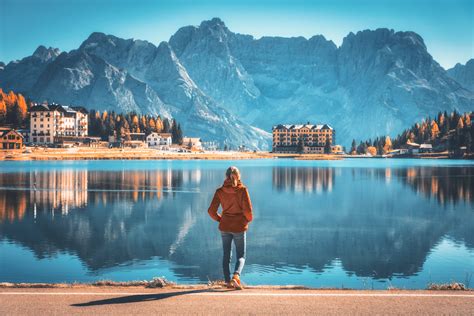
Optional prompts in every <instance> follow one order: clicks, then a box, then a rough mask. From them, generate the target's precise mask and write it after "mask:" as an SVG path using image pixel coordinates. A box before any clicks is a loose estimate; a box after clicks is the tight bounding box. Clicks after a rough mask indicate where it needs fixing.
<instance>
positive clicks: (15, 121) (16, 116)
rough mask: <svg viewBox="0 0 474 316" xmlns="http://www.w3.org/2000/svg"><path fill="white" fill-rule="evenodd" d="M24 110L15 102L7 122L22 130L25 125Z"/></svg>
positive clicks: (8, 114)
mask: <svg viewBox="0 0 474 316" xmlns="http://www.w3.org/2000/svg"><path fill="white" fill-rule="evenodd" d="M22 113H23V110H22V109H21V108H20V106H19V105H18V102H15V103H14V104H13V106H12V108H11V109H10V111H9V112H8V113H7V122H8V123H10V124H11V125H12V126H13V127H14V128H21V127H22V124H23V114H22Z"/></svg>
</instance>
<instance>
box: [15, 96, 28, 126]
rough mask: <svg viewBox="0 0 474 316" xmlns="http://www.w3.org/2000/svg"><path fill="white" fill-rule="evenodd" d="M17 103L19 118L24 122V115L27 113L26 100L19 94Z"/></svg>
mask: <svg viewBox="0 0 474 316" xmlns="http://www.w3.org/2000/svg"><path fill="white" fill-rule="evenodd" d="M17 102H18V109H19V111H20V115H21V118H22V119H23V120H24V119H25V118H26V113H27V112H28V107H27V106H26V100H25V98H24V97H23V96H22V95H21V94H18V98H17Z"/></svg>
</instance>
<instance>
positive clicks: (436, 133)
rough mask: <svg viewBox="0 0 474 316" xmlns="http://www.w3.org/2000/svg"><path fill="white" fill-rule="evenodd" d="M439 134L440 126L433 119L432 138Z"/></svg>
mask: <svg viewBox="0 0 474 316" xmlns="http://www.w3.org/2000/svg"><path fill="white" fill-rule="evenodd" d="M438 135H439V127H438V124H437V123H436V121H435V120H433V121H431V139H435V138H436V137H438Z"/></svg>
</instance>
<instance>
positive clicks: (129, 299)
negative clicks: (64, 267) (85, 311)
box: [71, 289, 234, 307]
mask: <svg viewBox="0 0 474 316" xmlns="http://www.w3.org/2000/svg"><path fill="white" fill-rule="evenodd" d="M232 291H234V290H218V289H203V290H192V291H178V292H168V293H156V294H137V295H127V296H121V297H114V298H107V299H104V300H97V301H90V302H86V303H77V304H72V305H71V306H75V307H85V306H97V305H109V304H126V303H140V302H148V301H156V300H163V299H166V298H170V297H174V296H180V295H186V294H194V293H204V292H232Z"/></svg>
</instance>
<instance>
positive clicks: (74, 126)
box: [29, 103, 88, 144]
mask: <svg viewBox="0 0 474 316" xmlns="http://www.w3.org/2000/svg"><path fill="white" fill-rule="evenodd" d="M87 135H88V112H87V110H86V109H85V108H83V107H73V106H64V105H59V104H54V103H53V104H36V105H34V106H33V107H31V109H30V135H29V136H30V137H29V141H30V142H31V143H34V144H54V143H59V142H62V141H63V140H64V139H68V138H82V137H86V136H87Z"/></svg>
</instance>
